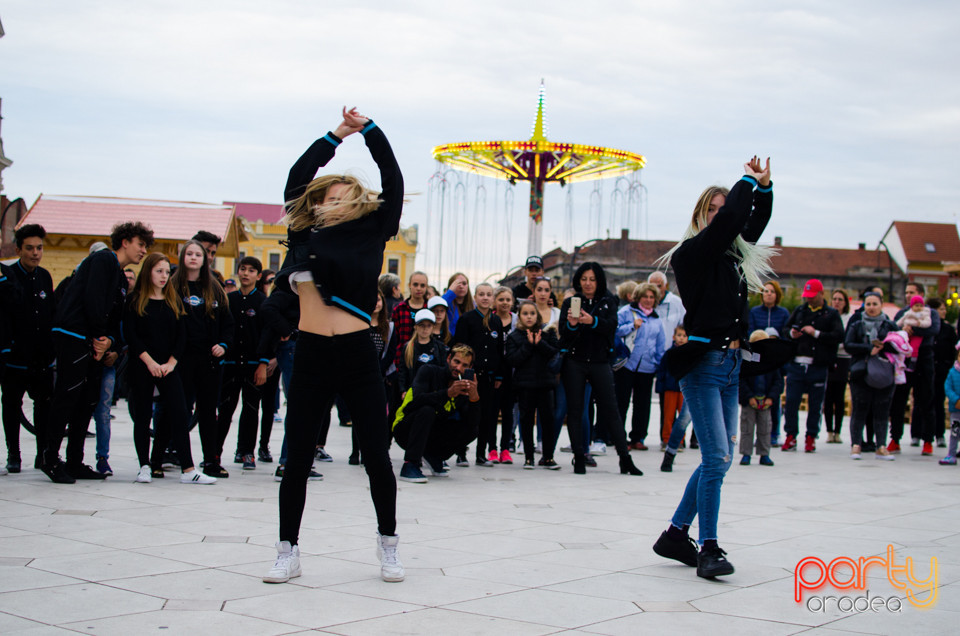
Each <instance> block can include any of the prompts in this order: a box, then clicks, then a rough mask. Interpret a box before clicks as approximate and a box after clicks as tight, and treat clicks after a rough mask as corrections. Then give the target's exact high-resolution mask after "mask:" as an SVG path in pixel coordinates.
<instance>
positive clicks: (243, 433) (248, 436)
mask: <svg viewBox="0 0 960 636" xmlns="http://www.w3.org/2000/svg"><path fill="white" fill-rule="evenodd" d="M254 386H256V385H254ZM256 388H257V395H258V396H259V400H260V403H259V408H260V447H261V448H266V447H268V446H269V445H270V434H271V433H272V432H273V414H274V410H273V407H274V406H275V405H276V403H277V390H278V389H279V388H280V370H279V369H277V370H275V371H274V372H273V375H268V376H267V381H266V382H264V383H263V384H262V385H260V386H258V387H256ZM244 399H246V397H244ZM254 414H256V413H255V412H254ZM251 423H252V424H251ZM256 443H257V420H256V418H253V419H250V418H244V417H243V412H242V411H241V414H240V427H239V430H238V431H237V452H238V453H240V454H241V455H252V454H253V447H254V445H255V444H256Z"/></svg>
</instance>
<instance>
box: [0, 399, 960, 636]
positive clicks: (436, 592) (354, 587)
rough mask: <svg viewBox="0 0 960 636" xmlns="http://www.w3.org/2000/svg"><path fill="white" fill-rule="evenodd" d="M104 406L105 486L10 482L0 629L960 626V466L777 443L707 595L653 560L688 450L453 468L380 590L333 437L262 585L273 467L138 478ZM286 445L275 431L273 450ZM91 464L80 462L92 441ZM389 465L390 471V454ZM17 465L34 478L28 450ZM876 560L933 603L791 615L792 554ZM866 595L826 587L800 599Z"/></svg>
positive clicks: (342, 431) (769, 630)
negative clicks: (295, 533) (291, 569)
mask: <svg viewBox="0 0 960 636" xmlns="http://www.w3.org/2000/svg"><path fill="white" fill-rule="evenodd" d="M114 413H115V414H116V415H117V418H116V419H115V420H114V424H113V426H114V429H113V430H114V433H113V444H112V446H113V448H112V455H111V458H110V461H111V464H112V465H113V468H114V470H115V471H116V474H115V475H114V476H113V477H112V478H110V479H108V480H107V481H106V482H105V483H102V482H96V483H93V482H86V483H84V482H80V483H78V484H76V485H54V484H52V483H50V482H49V481H48V480H47V478H46V477H45V476H43V474H42V473H40V472H39V471H35V470H33V469H32V468H27V469H26V470H25V471H24V472H23V473H22V474H20V475H10V476H7V477H0V633H3V634H31V635H41V634H68V633H83V634H117V635H123V636H128V635H130V634H145V633H163V634H186V633H201V634H228V633H231V634H306V633H314V634H315V633H330V634H457V635H458V636H462V635H466V634H493V633H500V634H556V633H581V634H611V635H613V634H630V635H632V634H638V633H647V634H649V633H658V632H659V633H694V632H697V633H705V632H706V631H707V630H712V631H713V632H715V633H724V634H738V635H739V636H745V635H748V634H763V635H765V636H766V635H774V634H798V633H817V634H827V633H830V634H838V633H868V634H880V633H884V634H908V633H924V634H935V633H956V625H957V622H958V621H960V507H958V505H957V503H958V494H960V468H958V467H945V466H938V465H937V458H938V457H939V456H942V455H938V456H935V457H933V458H929V457H921V456H920V454H919V449H917V448H907V449H906V450H905V452H904V454H903V455H901V456H899V457H898V458H897V461H895V462H892V463H886V462H879V461H876V460H874V459H872V457H870V456H866V455H865V457H866V458H865V459H864V460H863V461H860V462H854V461H851V460H849V459H848V458H847V455H846V453H847V447H846V445H827V444H825V443H823V440H821V443H820V445H819V447H818V450H817V452H816V454H815V455H807V454H804V453H802V452H800V453H782V452H780V450H779V449H774V451H773V455H772V457H773V459H774V460H775V462H776V466H775V467H773V468H769V467H765V466H758V465H756V458H754V465H752V466H748V467H743V466H739V465H736V464H735V465H734V466H733V467H732V468H731V470H730V473H729V474H728V476H727V479H726V483H725V488H724V500H723V505H722V508H721V515H720V539H721V540H720V544H721V546H722V547H723V548H725V549H726V550H727V551H728V553H729V558H730V560H731V562H732V563H733V564H734V565H735V566H736V568H737V572H736V574H734V575H732V576H729V577H726V578H724V579H723V580H718V581H715V582H712V581H707V580H703V579H699V578H697V576H696V575H695V572H694V570H693V569H692V568H687V567H685V566H683V565H680V564H678V563H675V562H668V561H665V560H663V559H661V558H660V557H657V556H656V555H655V554H654V553H653V552H652V550H651V546H652V545H653V542H654V541H655V540H656V538H657V536H658V535H659V533H660V532H661V530H663V529H664V528H665V527H666V524H667V522H668V520H669V518H670V515H671V513H672V512H673V508H674V506H675V504H676V503H677V501H678V499H679V497H680V494H681V492H682V489H683V486H684V484H685V482H686V479H687V477H688V475H689V474H690V471H691V470H692V468H693V467H694V466H695V465H696V463H697V457H698V454H697V452H696V451H689V450H688V451H686V452H684V453H681V454H680V455H679V456H678V459H677V462H676V465H675V467H674V472H673V473H671V474H665V473H661V472H660V471H659V464H660V459H661V454H660V453H659V452H657V451H654V450H652V451H648V452H642V453H641V452H634V456H635V458H636V460H637V464H638V465H639V466H640V467H641V468H642V469H643V470H644V471H645V473H646V474H645V475H644V476H643V477H627V476H621V475H620V474H619V473H618V470H617V462H616V457H615V456H607V457H601V458H599V459H598V462H599V467H598V468H597V469H593V470H591V471H590V472H589V473H588V474H587V476H585V477H581V476H574V475H573V473H572V470H571V469H570V465H569V462H570V456H569V455H564V454H558V458H557V459H558V461H560V462H561V464H562V465H563V470H562V471H560V472H558V473H556V472H549V471H545V470H535V471H525V470H522V469H521V467H520V463H522V460H521V462H520V463H517V464H514V465H512V466H497V467H494V468H478V467H474V466H471V467H470V468H452V472H453V474H452V476H451V477H450V478H448V479H445V480H441V479H432V480H431V481H430V483H428V484H425V485H423V484H408V483H404V482H400V484H399V500H398V510H399V528H398V533H399V534H400V537H401V549H400V556H401V558H402V560H403V562H404V564H405V566H406V571H407V579H406V581H405V582H403V583H399V584H397V583H393V584H391V583H383V582H381V580H380V578H379V567H378V566H377V565H376V563H377V562H376V557H375V554H374V532H375V523H374V516H373V507H372V504H371V502H370V499H369V496H368V490H367V483H366V476H365V474H364V473H363V470H362V468H359V467H355V466H349V465H348V464H347V462H346V456H347V454H348V453H349V443H350V441H349V440H350V436H349V432H350V431H349V429H347V428H341V427H338V426H336V425H334V426H333V429H332V430H331V434H330V442H329V443H328V445H327V450H328V451H329V452H330V453H331V454H332V455H333V457H334V458H335V461H334V463H332V464H318V469H319V470H320V471H321V472H323V473H324V475H325V477H326V479H325V481H323V482H318V483H311V484H310V486H309V493H310V494H309V498H308V501H307V511H306V514H305V516H304V522H303V532H302V535H301V539H300V543H301V548H302V552H303V558H302V565H303V572H304V574H303V576H302V577H300V578H298V579H294V582H292V583H289V584H285V585H267V584H264V583H262V582H261V581H260V577H261V576H262V575H263V574H264V572H265V571H266V570H267V569H268V568H269V566H270V565H271V564H272V561H273V559H274V556H275V550H274V547H273V545H274V542H275V541H276V532H277V515H276V509H277V487H278V484H277V483H275V482H274V480H273V469H274V468H275V466H276V464H268V465H259V466H258V468H257V470H255V471H250V472H242V471H241V470H239V466H236V465H233V464H227V467H228V469H230V470H231V476H230V478H229V479H227V480H221V481H220V483H218V484H216V485H214V486H188V485H181V484H180V483H179V482H178V480H177V479H171V478H170V477H175V476H176V474H175V473H168V478H167V479H166V480H157V481H154V483H152V484H136V483H133V480H134V477H135V475H136V471H137V466H136V460H135V456H134V452H133V443H132V436H131V428H132V426H131V424H130V420H129V417H128V416H127V414H126V405H125V404H124V403H121V405H120V406H119V407H118V408H116V409H114ZM656 417H657V413H656V410H654V414H653V417H652V419H653V421H655V420H656ZM844 433H845V434H846V431H845V432H844ZM24 435H25V439H24V440H23V443H24V447H25V448H31V447H32V444H33V440H32V439H31V438H29V436H27V435H26V433H24ZM194 438H196V433H194ZM233 439H234V438H231V439H230V440H228V443H227V449H228V451H229V452H232V451H233ZM280 440H281V429H280V427H279V426H278V427H277V430H275V431H274V435H273V443H272V448H273V451H274V454H275V455H276V454H278V452H279V449H280ZM87 449H88V457H90V459H91V460H92V454H93V441H92V440H90V441H89V442H88V444H87ZM939 450H942V449H938V451H939ZM194 451H195V453H196V455H195V456H198V455H199V442H198V440H196V439H194ZM392 456H393V459H394V464H395V465H396V466H399V464H400V462H401V459H402V453H401V451H400V450H399V449H397V448H396V447H394V449H393V452H392ZM24 460H25V466H26V465H27V464H28V463H29V464H31V465H32V461H33V453H32V451H29V452H27V453H26V454H25V457H24ZM694 532H695V530H694ZM888 545H892V546H893V547H894V549H895V551H896V559H897V563H898V564H902V563H903V560H904V558H906V557H912V558H913V559H914V571H915V575H916V577H918V578H926V577H927V576H928V574H929V572H930V559H931V558H932V557H935V558H936V559H937V560H938V567H939V585H940V587H939V592H938V593H939V597H938V600H937V602H936V605H935V607H934V608H933V609H930V610H926V611H923V610H919V609H917V608H915V607H914V606H913V605H911V604H910V603H909V602H906V601H903V604H902V605H903V606H902V611H901V612H899V613H896V612H890V611H888V610H886V609H880V611H878V612H876V613H874V612H870V611H867V612H865V613H856V612H852V611H848V612H842V611H839V610H838V609H837V607H836V605H835V604H834V605H831V606H830V607H828V609H827V610H826V612H815V611H811V610H810V609H808V607H807V606H806V605H801V604H798V603H796V602H794V600H793V595H794V568H795V566H796V564H797V562H798V561H799V560H800V559H802V558H804V557H808V556H815V557H819V558H821V559H823V560H824V561H825V562H829V561H830V560H832V559H834V558H837V557H841V556H845V557H850V558H852V559H854V560H856V559H857V558H858V557H861V556H870V555H883V556H885V555H886V550H887V546H888ZM848 575H849V570H847V571H844V570H843V569H842V568H841V569H840V570H839V571H838V573H837V578H838V579H841V580H845V579H846V578H848ZM808 578H811V579H812V578H815V573H813V574H808ZM901 578H902V577H901ZM868 581H869V583H868V588H869V593H870V596H871V598H873V597H883V598H884V599H888V598H889V597H891V596H897V597H898V598H899V599H903V598H904V592H903V591H897V590H895V589H894V587H893V586H892V585H891V583H890V582H889V581H888V579H887V576H886V573H885V572H884V571H883V570H882V568H881V567H875V568H874V569H871V570H870V571H869V575H868ZM863 594H864V592H863V591H861V590H837V589H835V588H823V589H820V590H817V591H815V592H809V593H807V594H806V596H805V597H804V598H805V600H806V599H807V598H808V597H809V596H811V595H813V596H820V597H822V596H833V597H834V598H839V597H841V596H843V595H846V596H849V597H851V598H856V597H858V596H863ZM923 598H926V597H921V600H922V599H923ZM834 603H836V601H834ZM813 605H814V607H816V605H817V604H816V603H814V604H813ZM893 605H895V603H893V602H891V606H893ZM845 607H846V606H845Z"/></svg>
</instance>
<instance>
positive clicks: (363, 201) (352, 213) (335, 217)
mask: <svg viewBox="0 0 960 636" xmlns="http://www.w3.org/2000/svg"><path fill="white" fill-rule="evenodd" d="M340 184H343V185H346V186H348V188H347V193H346V195H345V196H344V198H342V199H340V200H339V201H335V202H333V203H326V204H325V203H324V202H323V200H324V199H325V198H326V196H327V191H328V190H330V188H331V186H335V185H340ZM381 203H383V201H382V200H381V199H380V193H379V192H375V191H373V190H370V189H369V188H367V187H366V186H365V185H363V183H362V182H361V181H360V180H359V179H358V178H357V177H355V176H353V175H350V174H328V175H324V176H322V177H317V178H316V179H314V180H313V181H311V182H310V183H308V184H307V188H306V190H304V192H303V194H302V195H300V196H299V197H298V198H296V199H294V200H293V201H287V202H286V208H287V215H286V216H285V217H284V219H285V220H286V222H287V225H289V226H290V229H292V230H294V231H301V230H306V229H309V228H313V227H315V228H321V227H331V226H334V225H339V224H341V223H346V222H348V221H354V220H356V219H359V218H362V217H364V216H366V215H368V214H370V213H371V212H373V211H374V210H376V209H377V208H378V207H380V204H381Z"/></svg>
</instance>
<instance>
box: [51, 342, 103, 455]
mask: <svg viewBox="0 0 960 636" xmlns="http://www.w3.org/2000/svg"><path fill="white" fill-rule="evenodd" d="M53 346H54V349H56V352H57V379H56V384H54V387H53V398H52V402H51V406H50V419H49V427H48V428H47V434H46V445H47V450H46V455H45V456H44V460H45V461H46V462H47V463H53V462H55V461H56V460H57V458H58V457H59V455H60V446H61V445H62V444H63V438H64V436H65V435H66V436H67V463H68V464H74V465H76V464H81V463H83V445H84V442H85V441H86V437H87V427H88V426H89V425H90V418H91V417H92V416H93V411H94V410H95V409H96V408H97V402H98V401H99V400H100V378H101V376H102V374H103V365H102V364H100V361H99V360H94V359H93V348H92V347H91V346H90V343H89V342H87V341H86V340H81V339H79V338H74V337H73V336H68V335H65V334H61V333H54V334H53Z"/></svg>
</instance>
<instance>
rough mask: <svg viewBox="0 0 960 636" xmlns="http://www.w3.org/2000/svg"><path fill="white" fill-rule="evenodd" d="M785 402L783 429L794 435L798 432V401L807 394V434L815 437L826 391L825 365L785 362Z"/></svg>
mask: <svg viewBox="0 0 960 636" xmlns="http://www.w3.org/2000/svg"><path fill="white" fill-rule="evenodd" d="M786 386H787V403H786V404H785V405H784V409H783V430H784V431H786V433H787V435H793V436H794V437H796V436H797V435H798V434H799V432H800V401H801V400H802V399H803V394H804V393H806V394H807V435H808V436H809V437H812V438H813V439H817V435H818V434H819V433H820V411H821V410H822V409H823V397H824V395H826V393H827V367H826V366H822V365H818V364H798V363H796V362H788V363H787V385H786Z"/></svg>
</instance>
